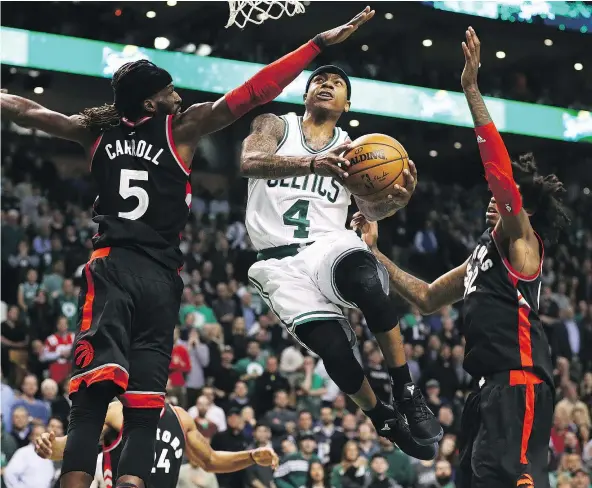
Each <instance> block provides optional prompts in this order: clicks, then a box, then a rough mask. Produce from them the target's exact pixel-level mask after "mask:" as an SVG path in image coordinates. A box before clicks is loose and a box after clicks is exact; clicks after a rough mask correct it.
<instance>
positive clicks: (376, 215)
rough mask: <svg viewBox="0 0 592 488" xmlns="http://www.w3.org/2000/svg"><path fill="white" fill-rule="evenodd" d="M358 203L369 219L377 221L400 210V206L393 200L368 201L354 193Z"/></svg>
mask: <svg viewBox="0 0 592 488" xmlns="http://www.w3.org/2000/svg"><path fill="white" fill-rule="evenodd" d="M354 199H355V201H356V205H357V206H358V209H359V210H360V212H362V214H363V215H364V217H366V218H367V219H368V220H372V221H374V222H377V221H379V220H382V219H386V218H387V217H391V216H393V215H394V214H395V213H396V212H397V211H398V210H399V206H398V204H397V203H396V202H394V201H393V200H384V201H380V202H367V201H366V200H362V199H361V198H357V197H356V196H355V195H354Z"/></svg>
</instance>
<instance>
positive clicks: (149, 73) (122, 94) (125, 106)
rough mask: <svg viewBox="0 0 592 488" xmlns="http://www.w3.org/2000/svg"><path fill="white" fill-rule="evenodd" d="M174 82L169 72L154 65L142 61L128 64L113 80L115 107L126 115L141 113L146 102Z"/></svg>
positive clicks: (117, 72)
mask: <svg viewBox="0 0 592 488" xmlns="http://www.w3.org/2000/svg"><path fill="white" fill-rule="evenodd" d="M172 82H173V78H172V77H171V75H170V74H169V72H168V71H166V70H164V69H162V68H159V67H158V66H156V65H155V64H154V63H151V62H150V61H146V60H145V59H141V60H139V61H134V62H133V63H126V64H124V65H123V66H121V68H119V69H118V70H117V71H116V73H115V75H113V80H111V87H112V88H113V102H114V103H115V107H116V108H117V109H118V110H119V111H120V112H122V113H124V114H129V113H130V112H131V113H137V112H139V111H141V105H142V102H143V101H144V100H146V99H147V98H149V97H151V96H152V95H154V94H155V93H158V92H159V91H160V90H162V89H163V88H166V87H167V86H168V85H170V84H171V83H172Z"/></svg>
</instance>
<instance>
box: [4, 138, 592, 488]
mask: <svg viewBox="0 0 592 488" xmlns="http://www.w3.org/2000/svg"><path fill="white" fill-rule="evenodd" d="M2 159H3V161H2V162H3V164H2V214H1V217H2V229H1V231H2V236H1V238H2V290H1V291H2V311H1V313H2V325H1V327H2V329H1V340H2V391H1V407H2V410H1V413H2V439H1V469H2V486H6V487H7V488H13V487H17V486H18V487H23V488H45V487H49V486H50V485H51V484H52V483H53V481H52V480H54V479H57V477H58V476H59V470H60V466H59V463H52V462H51V461H45V460H41V459H40V458H38V457H37V456H36V455H35V454H34V452H33V449H32V446H31V445H30V443H29V442H30V439H32V438H33V437H35V436H36V435H39V433H40V432H43V431H44V430H47V429H49V430H52V431H54V432H55V433H56V435H61V434H62V433H63V432H65V431H66V429H67V425H68V412H69V408H70V403H69V400H68V375H69V372H70V366H69V364H70V363H69V358H70V355H71V349H72V342H73V333H74V331H75V329H76V323H77V319H78V313H79V310H78V306H77V294H78V291H79V287H80V283H81V273H82V267H83V265H84V263H85V261H86V259H87V258H88V256H89V253H90V252H91V249H92V245H91V240H90V238H91V236H92V235H93V234H94V232H95V224H93V222H92V221H91V219H90V213H89V208H90V207H89V206H88V205H86V203H85V202H84V199H82V200H81V199H80V198H79V197H78V196H79V195H80V192H79V191H77V189H79V188H84V187H85V185H84V184H83V183H82V182H79V181H65V180H62V179H61V178H60V177H59V176H58V172H57V171H56V169H55V167H54V165H53V163H52V162H51V161H45V160H44V159H43V158H41V157H40V154H35V153H34V152H33V153H32V152H31V150H30V148H28V147H25V144H20V145H19V144H18V143H17V144H13V145H11V146H10V147H8V148H6V149H5V147H4V146H3V152H2ZM484 193H485V185H478V187H476V188H474V189H466V188H465V189H463V188H460V187H452V186H451V187H443V186H442V185H437V184H436V183H434V182H431V181H429V179H428V178H427V177H426V178H425V179H424V180H422V181H421V182H420V185H419V186H418V189H417V190H416V194H415V196H414V198H413V200H412V202H411V204H410V205H409V207H408V209H406V210H404V211H401V212H399V213H398V214H397V215H396V216H395V217H394V218H392V219H389V220H388V221H386V222H384V223H382V224H381V240H380V247H381V248H382V249H383V251H385V252H386V253H387V254H390V255H391V256H393V257H394V259H395V260H396V261H397V262H399V263H402V265H403V266H404V267H406V268H408V269H412V270H414V271H415V272H416V273H419V274H420V275H421V276H423V277H425V278H427V279H431V278H434V277H435V276H437V274H439V273H441V272H444V271H446V270H447V269H449V268H450V267H452V266H454V265H456V264H458V263H460V262H462V261H463V260H464V259H465V258H466V256H467V255H468V254H469V253H470V252H471V251H472V248H473V246H474V245H475V240H476V238H477V237H478V236H479V234H480V233H481V232H482V230H483V215H484V204H485V202H486V195H484ZM567 195H568V204H569V208H570V209H572V210H573V212H574V215H573V224H572V226H571V228H570V229H569V233H568V235H565V236H563V237H562V239H561V241H560V242H559V244H557V245H555V246H549V247H548V249H547V250H546V255H545V263H544V268H543V276H542V281H543V289H542V292H541V307H540V309H541V319H542V321H543V323H544V324H545V327H546V329H547V332H548V334H549V338H550V343H551V344H552V349H553V356H554V361H555V364H556V371H555V379H556V387H557V400H558V403H557V408H556V411H555V416H554V421H553V432H552V436H551V439H550V443H549V469H550V477H551V483H552V487H553V488H555V487H557V488H567V487H571V488H588V487H589V486H590V476H589V474H588V470H589V469H590V468H592V438H591V427H592V422H591V415H590V408H591V407H592V261H591V258H592V229H591V228H590V226H589V225H588V224H589V220H588V217H589V215H590V212H591V211H592V208H591V202H590V200H591V199H590V196H588V195H586V194H585V193H584V192H582V191H581V190H579V189H577V188H575V189H574V188H571V189H570V191H569V192H568V194H567ZM91 196H92V195H91ZM443 196H445V197H446V198H442V197H443ZM87 197H88V196H87ZM90 201H92V198H90ZM243 211H244V210H243V209H242V208H233V207H231V206H230V205H229V204H228V202H226V201H223V200H216V199H212V198H210V197H208V196H207V194H206V193H205V192H202V191H199V189H197V188H195V189H194V201H193V206H192V212H193V213H192V215H191V217H190V219H189V223H188V224H187V227H186V229H185V231H184V232H183V234H182V243H181V249H182V251H183V253H184V254H185V262H186V264H185V267H184V269H183V271H182V272H181V276H182V278H183V281H184V283H185V288H184V291H183V300H182V306H181V308H180V310H179V320H178V324H177V326H176V329H175V332H176V335H175V346H174V350H173V353H172V361H171V365H170V377H169V384H168V387H167V398H168V401H169V402H171V403H173V404H177V405H181V406H182V407H184V408H186V409H187V410H188V411H189V414H190V415H191V416H192V417H193V418H194V419H195V422H196V424H197V427H198V429H199V431H200V432H201V433H202V434H203V435H204V436H205V437H206V438H207V439H209V440H210V441H211V444H212V446H213V447H214V448H215V449H220V450H230V451H234V450H242V449H244V448H247V447H248V446H264V445H271V446H273V447H274V449H276V451H277V452H278V453H279V455H280V456H281V464H280V466H279V468H278V469H277V470H276V472H275V473H273V472H272V471H271V469H270V468H263V467H259V466H254V467H252V468H249V469H247V470H245V471H241V472H238V473H232V474H224V475H218V476H214V475H212V474H208V473H205V472H204V471H203V470H202V469H201V468H199V467H198V466H194V465H191V464H186V465H184V466H183V468H182V470H181V476H180V481H179V485H178V486H179V487H183V488H185V487H192V488H197V487H200V488H206V487H207V488H215V487H217V486H219V487H221V488H243V487H245V488H247V487H248V488H264V487H271V486H273V485H275V486H276V487H277V488H300V487H315V488H316V487H334V488H365V487H372V488H379V487H389V488H397V487H399V488H401V487H403V488H453V487H454V486H455V484H454V479H455V470H456V468H457V466H458V450H457V438H458V435H459V420H460V413H461V410H462V407H463V402H464V399H465V397H466V394H467V393H468V391H469V390H470V388H471V387H472V384H473V382H474V380H475V379H474V378H471V377H470V376H469V375H468V374H467V373H466V372H465V371H464V370H463V368H462V360H463V353H464V346H463V339H462V334H461V332H462V323H461V322H462V321H461V318H460V316H459V313H458V310H457V308H455V307H450V306H448V307H444V308H443V309H441V310H439V311H438V312H437V313H435V314H433V315H431V316H422V315H421V314H420V313H419V311H418V310H417V309H414V308H413V307H410V308H409V310H408V313H407V314H406V315H405V316H404V317H402V318H401V327H402V330H403V334H404V337H405V341H406V346H405V347H406V351H407V357H408V361H409V366H410V369H411V372H412V375H413V377H414V379H415V381H416V382H417V383H418V384H419V385H420V386H421V388H423V389H424V391H425V394H426V398H427V401H428V404H429V406H430V408H431V409H432V410H433V411H434V412H435V413H436V415H437V416H438V419H439V420H440V422H441V423H442V425H443V427H444V432H445V435H444V438H443V440H442V441H441V444H440V450H439V454H438V457H437V459H435V460H434V461H421V462H420V461H417V460H414V459H410V458H409V457H408V456H406V455H405V454H404V453H402V452H401V451H400V450H399V449H398V448H397V447H396V446H393V445H391V444H390V443H388V442H385V440H384V439H381V438H379V437H378V436H377V435H376V432H375V431H374V429H373V427H372V424H371V423H369V422H368V421H367V420H366V419H365V417H364V416H363V415H362V414H361V413H360V411H359V410H357V409H356V408H355V405H353V404H352V403H351V402H350V401H349V400H348V398H347V397H346V396H344V395H343V394H342V393H341V392H340V391H339V389H338V388H337V386H336V385H335V384H334V383H333V382H332V381H331V379H330V378H329V377H328V375H327V373H326V371H325V368H324V367H323V363H322V361H320V360H318V358H316V357H315V356H312V355H310V353H308V352H307V351H306V350H304V349H303V348H302V347H300V345H299V344H298V343H297V342H295V341H294V340H293V339H292V338H291V336H289V335H288V334H287V333H286V331H285V330H284V329H283V328H282V326H281V325H280V322H279V320H278V318H277V317H276V316H275V315H274V314H273V312H271V311H270V310H269V309H267V307H266V306H265V304H264V303H263V302H262V300H261V299H260V297H259V296H258V295H257V293H256V291H255V290H254V289H253V288H252V287H251V286H250V285H249V284H248V282H247V280H246V271H247V269H248V267H249V266H250V264H251V263H252V262H254V259H255V253H254V251H253V249H252V247H251V244H250V242H249V239H248V235H247V233H246V229H245V226H244V224H243V217H242V213H243ZM587 223H588V224H587ZM347 314H348V317H349V321H350V324H351V326H352V328H353V329H354V330H355V333H356V336H357V338H358V345H357V347H358V348H359V351H360V355H361V358H362V361H363V365H364V368H365V370H366V373H367V375H368V377H369V380H370V383H371V385H372V387H373V388H374V389H375V391H377V392H378V394H379V395H380V396H381V397H382V398H384V399H386V400H388V399H389V395H390V383H389V379H388V374H387V372H386V369H385V367H384V364H383V359H382V355H381V353H380V352H379V349H378V348H377V345H376V343H375V342H374V340H373V338H372V336H371V335H370V334H369V332H368V330H367V328H366V326H365V323H364V319H363V316H362V315H361V314H360V312H359V311H357V310H349V311H347ZM27 477H34V481H29V482H26V481H23V480H28V479H30V480H33V478H27ZM19 480H20V481H19ZM19 483H20V484H19Z"/></svg>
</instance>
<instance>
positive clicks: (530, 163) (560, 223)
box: [512, 153, 571, 243]
mask: <svg viewBox="0 0 592 488" xmlns="http://www.w3.org/2000/svg"><path fill="white" fill-rule="evenodd" d="M512 169H513V172H514V180H515V181H516V184H517V185H518V186H519V187H520V193H521V194H522V202H523V205H524V208H525V209H527V210H528V212H529V213H531V214H532V215H531V217H530V222H531V224H532V227H533V228H534V230H535V231H536V232H537V233H538V234H539V235H541V237H542V238H543V239H545V240H547V241H549V242H551V243H554V242H556V241H557V239H558V237H559V234H560V232H561V231H562V230H563V229H565V228H566V227H567V226H568V225H569V223H570V222H571V219H570V217H569V214H568V212H567V209H566V208H565V206H564V205H563V202H562V194H563V193H564V192H565V188H564V187H563V183H561V181H559V178H557V176H555V175H554V174H550V175H547V176H542V175H539V174H538V168H537V164H536V162H535V160H534V156H533V155H532V153H527V154H524V155H522V156H520V157H519V158H518V161H513V162H512Z"/></svg>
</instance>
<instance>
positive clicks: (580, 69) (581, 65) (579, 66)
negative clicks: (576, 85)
mask: <svg viewBox="0 0 592 488" xmlns="http://www.w3.org/2000/svg"><path fill="white" fill-rule="evenodd" d="M574 69H575V70H576V71H582V70H583V69H584V65H583V64H582V63H576V64H574Z"/></svg>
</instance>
